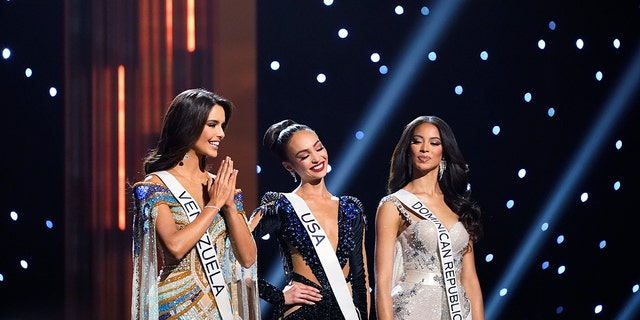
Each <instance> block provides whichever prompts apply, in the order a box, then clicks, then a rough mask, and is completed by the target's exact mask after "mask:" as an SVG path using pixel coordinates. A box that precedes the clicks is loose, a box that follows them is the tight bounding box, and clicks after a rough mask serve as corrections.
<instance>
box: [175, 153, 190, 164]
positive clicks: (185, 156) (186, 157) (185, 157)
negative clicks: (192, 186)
mask: <svg viewBox="0 0 640 320" xmlns="http://www.w3.org/2000/svg"><path fill="white" fill-rule="evenodd" d="M188 159H189V154H188V153H185V154H184V160H188ZM178 164H179V165H181V166H184V162H182V161H180V163H178Z"/></svg>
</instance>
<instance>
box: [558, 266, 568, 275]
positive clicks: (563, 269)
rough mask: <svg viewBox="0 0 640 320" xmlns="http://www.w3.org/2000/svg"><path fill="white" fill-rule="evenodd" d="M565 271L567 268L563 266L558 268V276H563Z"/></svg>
mask: <svg viewBox="0 0 640 320" xmlns="http://www.w3.org/2000/svg"><path fill="white" fill-rule="evenodd" d="M566 270H567V268H566V267H565V266H559V267H558V274H563V273H564V272H565V271H566Z"/></svg>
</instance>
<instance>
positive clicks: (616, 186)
mask: <svg viewBox="0 0 640 320" xmlns="http://www.w3.org/2000/svg"><path fill="white" fill-rule="evenodd" d="M613 190H616V191H618V190H620V181H616V182H614V183H613Z"/></svg>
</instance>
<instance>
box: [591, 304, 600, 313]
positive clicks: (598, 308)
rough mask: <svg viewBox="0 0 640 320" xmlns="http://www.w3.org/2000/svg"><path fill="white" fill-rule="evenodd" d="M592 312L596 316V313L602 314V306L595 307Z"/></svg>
mask: <svg viewBox="0 0 640 320" xmlns="http://www.w3.org/2000/svg"><path fill="white" fill-rule="evenodd" d="M593 312H595V313H596V314H598V313H600V312H602V305H601V304H599V305H597V306H596V307H595V308H594V309H593Z"/></svg>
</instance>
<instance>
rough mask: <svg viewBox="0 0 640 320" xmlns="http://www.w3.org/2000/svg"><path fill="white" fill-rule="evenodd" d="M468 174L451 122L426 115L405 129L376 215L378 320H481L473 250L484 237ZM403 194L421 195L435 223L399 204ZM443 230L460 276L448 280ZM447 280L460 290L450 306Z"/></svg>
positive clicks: (481, 309) (480, 300) (482, 314)
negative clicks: (441, 249) (443, 257)
mask: <svg viewBox="0 0 640 320" xmlns="http://www.w3.org/2000/svg"><path fill="white" fill-rule="evenodd" d="M467 173H468V168H467V165H466V163H465V161H464V158H463V156H462V152H461V151H460V149H459V147H458V144H457V142H456V139H455V136H454V134H453V131H452V130H451V128H450V127H449V125H448V124H447V123H446V122H444V121H443V120H442V119H440V118H438V117H435V116H422V117H418V118H416V119H414V120H413V121H412V122H410V123H409V124H407V125H406V126H405V129H404V131H403V133H402V135H401V137H400V140H399V141H398V143H397V144H396V147H395V149H394V152H393V156H392V159H391V168H390V171H389V179H388V184H387V192H388V195H387V196H385V197H383V198H382V199H381V201H380V203H379V206H378V210H377V213H376V247H375V248H376V249H375V258H374V263H375V269H376V270H375V279H376V287H375V291H376V311H377V315H378V319H383V320H388V319H403V320H411V319H430V320H446V319H466V320H469V319H473V320H483V319H484V307H483V301H482V290H481V288H480V282H479V280H478V276H477V273H476V267H475V260H474V251H473V244H474V242H476V241H477V240H478V239H479V237H480V234H481V224H480V208H479V207H478V206H477V204H475V203H474V202H473V201H471V199H470V193H471V191H470V188H468V177H467ZM400 189H402V190H405V191H407V192H409V194H412V195H414V196H416V197H417V200H419V201H421V202H422V203H423V204H424V206H426V207H427V208H428V209H429V210H430V213H431V214H433V215H435V217H436V218H437V220H436V222H437V223H434V222H433V221H432V220H429V219H424V218H423V217H421V216H420V215H419V214H417V213H416V212H414V211H413V210H412V209H411V207H413V206H408V205H406V204H404V203H403V202H401V201H400V200H399V197H400V195H396V194H395V193H396V192H397V191H398V190H400ZM434 220H435V219H434ZM437 226H439V227H437ZM442 227H444V228H445V229H446V231H448V235H449V236H450V238H448V239H450V241H448V242H447V246H446V248H447V249H450V250H451V255H452V256H453V259H452V264H453V266H452V267H451V268H450V269H451V270H453V271H455V274H452V273H447V274H444V273H443V266H442V262H441V256H440V253H439V249H438V248H439V239H442V237H440V236H441V234H442V233H443V231H442V230H443V229H442ZM446 276H449V277H450V278H449V279H451V278H455V283H457V287H456V289H457V290H455V293H454V294H453V295H452V296H451V299H452V300H454V302H453V303H452V304H451V305H450V304H449V302H448V299H447V294H446V290H445V287H446V285H445V281H444V279H445V277H446ZM449 283H450V282H449ZM449 310H453V312H451V314H450V311H449ZM452 315H453V316H452Z"/></svg>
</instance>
